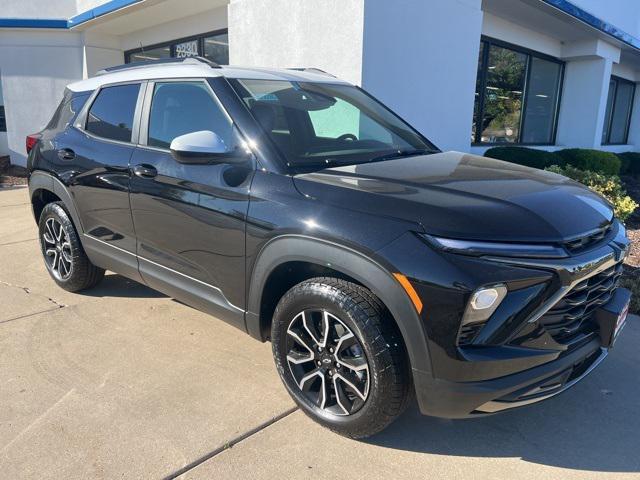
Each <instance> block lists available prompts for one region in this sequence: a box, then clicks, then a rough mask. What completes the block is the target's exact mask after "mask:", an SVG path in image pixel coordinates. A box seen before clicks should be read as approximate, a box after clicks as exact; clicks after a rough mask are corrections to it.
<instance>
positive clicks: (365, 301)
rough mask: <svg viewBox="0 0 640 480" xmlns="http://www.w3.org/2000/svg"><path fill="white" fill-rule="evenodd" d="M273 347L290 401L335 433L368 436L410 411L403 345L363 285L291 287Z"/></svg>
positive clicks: (329, 282)
mask: <svg viewBox="0 0 640 480" xmlns="http://www.w3.org/2000/svg"><path fill="white" fill-rule="evenodd" d="M272 344H273V354H274V358H275V362H276V366H277V368H278V372H279V374H280V377H281V378H282V381H283V382H284V384H285V386H286V387H287V390H288V391H289V393H290V394H291V396H292V397H293V399H294V400H295V401H296V403H297V404H298V405H299V406H300V408H301V409H302V410H303V411H304V412H305V413H306V414H307V415H309V416H310V417H312V418H313V419H314V420H315V421H317V422H318V423H320V424H322V425H324V426H326V427H328V428H330V429H331V430H334V431H335V432H337V433H340V434H342V435H345V436H348V437H352V438H363V437H367V436H370V435H373V434H374V433H377V432H379V431H380V430H382V429H384V428H385V427H386V426H387V425H389V424H390V423H391V422H392V421H393V420H394V419H395V418H396V417H397V416H398V415H400V413H402V411H403V410H404V408H405V406H406V404H407V398H408V393H409V388H410V375H409V370H408V362H407V360H406V354H405V350H404V347H403V344H402V340H401V338H400V335H399V333H398V332H397V329H396V328H395V324H394V323H393V320H392V318H391V317H390V315H389V313H388V311H387V310H386V308H385V307H384V305H383V304H382V303H381V302H380V300H379V299H378V298H377V297H376V296H375V295H373V294H372V293H371V292H370V291H369V290H367V289H366V288H364V287H362V286H360V285H357V284H354V283H352V282H348V281H345V280H341V279H337V278H329V277H322V278H313V279H310V280H307V281H305V282H302V283H300V284H298V285H296V286H294V287H293V288H292V289H291V290H289V291H288V292H287V293H286V294H285V295H284V296H283V297H282V299H281V300H280V302H279V303H278V305H277V307H276V310H275V313H274V317H273V323H272Z"/></svg>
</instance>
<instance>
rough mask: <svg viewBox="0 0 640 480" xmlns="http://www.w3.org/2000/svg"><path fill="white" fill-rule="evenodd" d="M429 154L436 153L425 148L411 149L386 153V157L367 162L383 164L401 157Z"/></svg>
mask: <svg viewBox="0 0 640 480" xmlns="http://www.w3.org/2000/svg"><path fill="white" fill-rule="evenodd" d="M427 153H435V150H427V149H425V148H411V149H407V150H400V149H399V150H395V151H394V152H391V153H385V154H384V155H378V156H377V157H373V158H371V159H369V160H367V162H382V161H384V160H391V159H394V158H401V157H413V156H414V155H425V154H427Z"/></svg>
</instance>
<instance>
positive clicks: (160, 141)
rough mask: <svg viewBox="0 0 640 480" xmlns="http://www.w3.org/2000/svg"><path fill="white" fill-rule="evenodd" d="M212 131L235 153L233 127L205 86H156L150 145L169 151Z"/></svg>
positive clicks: (190, 83) (185, 83)
mask: <svg viewBox="0 0 640 480" xmlns="http://www.w3.org/2000/svg"><path fill="white" fill-rule="evenodd" d="M202 130H209V131H212V132H214V133H216V134H218V136H219V137H220V138H222V140H223V141H224V142H225V144H226V145H227V148H229V149H232V148H233V147H234V146H235V141H234V133H233V124H232V122H231V120H230V119H229V117H228V116H227V115H226V113H225V112H224V111H223V110H222V108H221V107H220V106H219V105H218V103H217V102H216V101H215V100H214V98H213V97H212V95H211V92H210V91H209V90H208V88H207V86H206V85H205V84H204V83H202V82H166V83H156V84H155V87H154V92H153V101H152V102H151V113H150V116H149V137H148V142H147V143H148V144H149V145H151V146H154V147H162V148H168V147H169V146H170V145H171V141H172V140H173V139H174V138H176V137H179V136H180V135H184V134H186V133H192V132H199V131H202Z"/></svg>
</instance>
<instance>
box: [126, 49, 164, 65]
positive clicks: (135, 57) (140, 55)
mask: <svg viewBox="0 0 640 480" xmlns="http://www.w3.org/2000/svg"><path fill="white" fill-rule="evenodd" d="M169 57H171V48H170V47H169V45H167V46H166V47H158V48H150V49H148V50H146V49H145V50H144V51H141V52H136V53H131V54H129V55H128V57H127V63H131V62H144V61H147V60H160V59H161V58H169Z"/></svg>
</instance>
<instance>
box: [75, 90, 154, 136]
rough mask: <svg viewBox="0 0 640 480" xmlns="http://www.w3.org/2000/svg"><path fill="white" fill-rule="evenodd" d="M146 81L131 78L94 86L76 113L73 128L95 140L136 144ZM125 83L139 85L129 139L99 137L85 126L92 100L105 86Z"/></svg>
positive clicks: (93, 100)
mask: <svg viewBox="0 0 640 480" xmlns="http://www.w3.org/2000/svg"><path fill="white" fill-rule="evenodd" d="M147 83H148V82H147V80H133V81H126V82H115V83H106V84H104V85H100V86H99V87H98V88H96V89H95V90H94V91H93V93H92V94H91V96H90V97H89V98H88V99H87V101H86V102H85V104H84V106H83V107H82V110H81V111H80V112H79V113H78V114H77V115H76V120H75V121H74V122H73V128H75V129H77V130H80V131H81V132H82V133H83V134H85V135H86V136H88V137H91V138H93V139H95V140H100V141H102V142H110V143H115V144H117V145H127V146H132V145H133V146H135V145H137V144H138V137H139V133H140V114H141V111H142V99H143V98H144V94H145V92H146V89H147ZM125 85H139V86H140V88H139V89H138V98H137V99H136V106H135V109H134V111H133V124H132V126H131V140H130V141H129V142H124V141H122V140H115V139H113V138H106V137H101V136H100V135H96V134H95V133H93V132H90V131H89V130H87V128H86V127H87V120H88V117H89V110H90V109H91V107H92V106H93V104H94V102H95V101H96V99H97V98H98V95H100V92H101V91H102V90H104V89H105V88H110V87H119V86H125Z"/></svg>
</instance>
